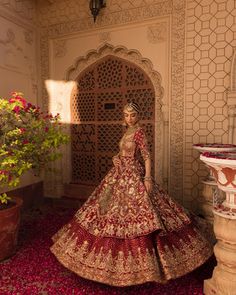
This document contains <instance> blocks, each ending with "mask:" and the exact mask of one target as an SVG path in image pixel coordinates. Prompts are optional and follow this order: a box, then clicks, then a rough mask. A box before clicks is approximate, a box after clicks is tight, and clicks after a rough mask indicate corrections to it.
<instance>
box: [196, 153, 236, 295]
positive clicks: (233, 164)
mask: <svg viewBox="0 0 236 295" xmlns="http://www.w3.org/2000/svg"><path fill="white" fill-rule="evenodd" d="M200 159H201V160H202V161H203V162H204V163H205V164H206V165H207V166H208V167H209V168H210V170H211V172H212V174H213V175H214V177H215V179H216V183H217V186H218V188H219V189H220V190H222V191H224V192H225V194H226V199H225V201H224V202H223V203H222V204H215V205H214V208H213V214H214V223H213V226H214V233H215V236H216V239H217V243H216V245H215V247H214V253H215V256H216V259H217V265H216V267H215V269H214V271H213V275H212V278H211V279H209V280H205V282H204V294H206V295H213V294H217V295H235V294H236V152H222V153H215V152H204V153H203V154H201V156H200Z"/></svg>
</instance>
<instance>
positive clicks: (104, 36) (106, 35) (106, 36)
mask: <svg viewBox="0 0 236 295" xmlns="http://www.w3.org/2000/svg"><path fill="white" fill-rule="evenodd" d="M98 38H99V41H100V42H101V43H107V42H109V41H111V32H102V33H100V34H99V35H98Z"/></svg>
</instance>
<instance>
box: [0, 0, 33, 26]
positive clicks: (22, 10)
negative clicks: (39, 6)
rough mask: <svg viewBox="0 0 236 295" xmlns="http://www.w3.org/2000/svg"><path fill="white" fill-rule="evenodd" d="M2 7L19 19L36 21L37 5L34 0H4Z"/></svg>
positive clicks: (0, 4)
mask: <svg viewBox="0 0 236 295" xmlns="http://www.w3.org/2000/svg"><path fill="white" fill-rule="evenodd" d="M0 6H1V7H2V8H4V9H6V11H8V12H10V13H14V14H15V15H16V16H17V17H19V18H23V19H26V20H29V21H34V22H35V21H36V3H35V1H32V0H4V1H1V3H0Z"/></svg>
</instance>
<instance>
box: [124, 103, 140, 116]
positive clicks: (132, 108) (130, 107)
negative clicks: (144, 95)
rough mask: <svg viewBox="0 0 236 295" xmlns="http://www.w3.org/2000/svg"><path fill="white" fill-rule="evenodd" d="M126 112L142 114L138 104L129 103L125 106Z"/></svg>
mask: <svg viewBox="0 0 236 295" xmlns="http://www.w3.org/2000/svg"><path fill="white" fill-rule="evenodd" d="M124 110H126V111H128V112H136V113H138V114H139V113H140V107H139V105H138V104H137V103H136V102H128V103H127V104H126V105H125V106H124Z"/></svg>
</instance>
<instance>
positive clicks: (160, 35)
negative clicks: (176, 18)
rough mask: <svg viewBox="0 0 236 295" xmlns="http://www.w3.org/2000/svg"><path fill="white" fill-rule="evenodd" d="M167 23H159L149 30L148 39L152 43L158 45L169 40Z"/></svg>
mask: <svg viewBox="0 0 236 295" xmlns="http://www.w3.org/2000/svg"><path fill="white" fill-rule="evenodd" d="M167 36H168V34H167V23H166V22H162V23H157V24H154V25H151V26H149V27H148V28H147V39H148V41H149V42H150V43H152V44H156V43H160V42H164V41H166V39H167Z"/></svg>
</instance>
